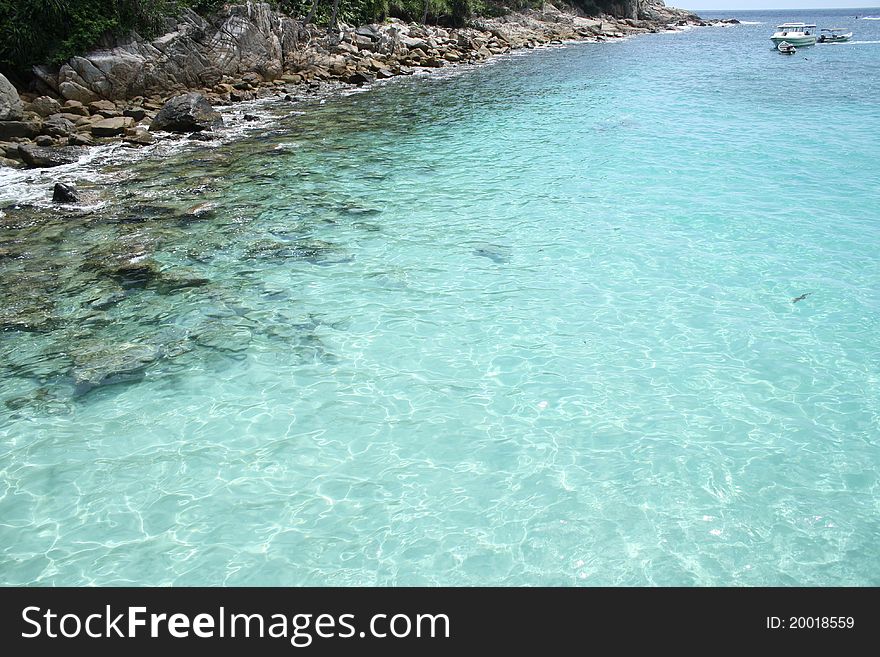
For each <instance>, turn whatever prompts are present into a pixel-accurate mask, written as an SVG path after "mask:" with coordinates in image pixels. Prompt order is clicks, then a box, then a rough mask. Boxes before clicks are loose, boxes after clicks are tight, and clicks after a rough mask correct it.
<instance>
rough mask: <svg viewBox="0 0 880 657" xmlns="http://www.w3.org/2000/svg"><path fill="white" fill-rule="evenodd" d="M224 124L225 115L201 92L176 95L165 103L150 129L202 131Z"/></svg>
mask: <svg viewBox="0 0 880 657" xmlns="http://www.w3.org/2000/svg"><path fill="white" fill-rule="evenodd" d="M222 126H223V117H222V116H221V115H220V112H218V111H217V110H215V109H214V108H213V107H211V103H209V102H208V99H207V98H205V97H204V96H203V95H201V94H196V93H191V94H182V95H180V96H175V97H174V98H172V99H171V100H169V101H168V102H167V103H165V105H164V106H163V107H162V109H160V110H159V113H158V114H157V115H156V118H155V119H153V122H152V123H151V124H150V130H153V131H156V130H165V131H167V132H201V131H202V130H213V129H215V128H220V127H222Z"/></svg>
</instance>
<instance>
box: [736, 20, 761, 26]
mask: <svg viewBox="0 0 880 657" xmlns="http://www.w3.org/2000/svg"><path fill="white" fill-rule="evenodd" d="M739 24H740V25H763V24H764V22H763V21H740V22H739Z"/></svg>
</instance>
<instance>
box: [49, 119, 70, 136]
mask: <svg viewBox="0 0 880 657" xmlns="http://www.w3.org/2000/svg"><path fill="white" fill-rule="evenodd" d="M73 131H74V125H73V122H72V121H71V120H70V119H66V118H64V117H63V116H61V115H60V114H58V115H56V116H51V117H49V118H48V119H46V121H45V122H44V123H43V134H44V135H51V136H52V137H66V136H67V135H69V134H71V133H72V132H73Z"/></svg>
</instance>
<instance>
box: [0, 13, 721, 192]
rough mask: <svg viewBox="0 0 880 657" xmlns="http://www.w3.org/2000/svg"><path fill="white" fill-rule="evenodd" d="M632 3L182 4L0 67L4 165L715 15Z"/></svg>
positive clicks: (70, 158) (213, 132) (53, 162)
mask: <svg viewBox="0 0 880 657" xmlns="http://www.w3.org/2000/svg"><path fill="white" fill-rule="evenodd" d="M638 13H639V15H640V16H641V18H639V19H633V18H614V17H610V16H600V17H598V18H585V17H582V16H578V15H575V14H573V13H567V12H563V11H560V10H559V9H556V8H555V7H552V6H550V5H547V6H545V8H544V9H543V10H540V11H536V10H532V11H524V12H518V13H512V14H508V15H506V16H502V17H500V18H491V19H480V20H475V21H473V23H472V25H471V26H469V27H466V28H460V29H445V28H442V27H437V26H429V25H421V24H414V23H404V22H402V21H399V20H396V19H391V20H389V21H388V22H386V23H383V24H376V25H363V26H360V27H347V26H343V27H342V28H341V29H340V30H339V32H337V33H328V32H327V31H326V30H324V29H321V28H318V27H316V26H314V25H304V24H302V23H300V22H297V21H295V20H294V19H292V18H290V17H288V16H285V15H283V14H279V13H278V12H276V11H275V10H273V9H272V8H271V7H270V6H269V5H268V4H265V3H248V4H247V5H227V6H226V7H225V8H224V9H223V11H222V12H221V13H219V14H218V15H217V16H215V17H214V18H213V19H212V21H210V22H209V21H208V20H206V19H204V18H202V17H200V16H198V15H196V14H194V13H192V12H189V11H188V12H186V13H184V14H183V15H182V16H181V18H180V20H179V22H178V23H177V24H176V25H174V26H173V27H172V26H169V27H170V29H169V32H168V33H166V34H165V35H163V36H161V37H159V38H158V39H155V40H153V41H151V42H146V41H144V40H142V39H140V38H139V37H137V36H136V35H135V36H133V37H132V38H131V39H130V40H129V41H127V42H125V43H122V44H120V45H118V46H117V47H116V48H113V49H111V50H103V51H96V52H94V53H90V54H88V55H86V56H85V57H75V58H73V59H71V60H70V61H69V62H68V63H66V64H64V65H63V66H61V67H60V69H59V70H58V71H51V70H49V69H48V68H47V67H36V68H35V71H34V72H35V75H36V79H35V82H34V83H33V85H32V87H33V89H31V90H28V91H24V92H21V93H19V92H18V91H17V90H16V89H15V88H14V87H13V86H12V85H11V84H10V83H9V82H8V80H6V78H4V77H3V76H2V75H0V165H2V166H7V167H29V168H42V167H53V166H59V165H64V164H70V163H73V162H76V161H77V160H78V159H79V158H81V157H82V156H83V155H84V154H85V153H86V152H87V149H88V147H90V146H96V145H101V144H107V143H112V142H120V141H121V142H122V143H124V144H125V145H127V146H131V147H134V148H137V147H140V146H145V145H149V144H152V143H155V142H156V141H157V140H161V139H165V138H169V137H176V138H179V134H188V135H189V136H190V138H192V139H197V140H205V141H209V140H212V139H214V138H215V137H216V136H218V135H219V134H220V132H221V131H222V129H223V118H222V115H221V114H220V113H219V112H217V111H216V109H214V108H216V107H224V106H229V105H230V104H234V103H239V102H242V101H248V100H254V99H262V98H273V97H275V98H278V99H279V100H282V99H283V100H288V101H295V100H300V99H302V98H308V97H310V96H314V95H316V94H317V93H320V91H321V87H322V85H326V84H327V83H331V84H346V85H358V86H360V85H365V84H369V83H371V82H374V81H376V80H382V79H387V78H392V77H395V76H401V75H411V74H413V73H415V72H417V71H418V70H420V69H422V70H424V69H437V68H443V67H446V66H455V65H459V64H475V63H479V62H482V61H485V60H487V59H489V58H491V57H494V56H497V55H502V54H505V53H508V52H511V51H513V50H518V49H523V48H536V47H539V46H543V45H548V44H558V43H563V42H566V41H574V40H577V41H594V42H601V41H607V40H613V39H620V38H623V37H625V36H630V35H634V34H644V33H649V32H660V31H664V30H670V29H681V28H685V27H688V26H706V25H710V24H712V25H714V24H717V23H706V22H705V21H703V20H702V19H700V18H699V17H698V16H696V15H694V14H691V13H689V12H686V11H682V10H679V9H673V8H668V7H666V6H664V5H663V4H662V2H657V3H650V4H648V3H645V4H643V5H641V6H640V8H639V12H638ZM724 22H736V21H732V20H731V21H724ZM174 133H177V134H174ZM62 198H67V199H68V200H69V198H70V197H69V196H62Z"/></svg>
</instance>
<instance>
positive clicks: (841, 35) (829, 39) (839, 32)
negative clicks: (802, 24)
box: [819, 27, 853, 43]
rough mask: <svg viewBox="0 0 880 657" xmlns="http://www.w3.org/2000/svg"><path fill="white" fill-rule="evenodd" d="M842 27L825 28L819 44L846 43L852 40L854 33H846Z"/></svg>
mask: <svg viewBox="0 0 880 657" xmlns="http://www.w3.org/2000/svg"><path fill="white" fill-rule="evenodd" d="M843 30H844V28H842V27H829V28H823V29H822V34H820V35H819V43H844V42H845V41H849V40H850V39H852V34H853V33H852V32H844V31H843Z"/></svg>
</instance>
